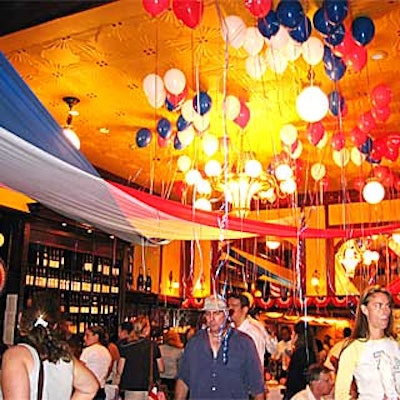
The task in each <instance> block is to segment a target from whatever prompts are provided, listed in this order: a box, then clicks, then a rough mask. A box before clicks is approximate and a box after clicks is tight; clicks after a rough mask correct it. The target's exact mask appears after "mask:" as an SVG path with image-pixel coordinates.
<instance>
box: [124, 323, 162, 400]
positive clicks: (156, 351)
mask: <svg viewBox="0 0 400 400" xmlns="http://www.w3.org/2000/svg"><path fill="white" fill-rule="evenodd" d="M132 326H133V330H132V332H131V333H130V335H129V337H128V340H127V341H126V342H124V343H122V344H121V345H120V359H119V361H118V366H117V376H119V377H120V383H119V388H120V391H122V392H124V394H125V400H147V399H148V390H149V385H150V383H151V382H150V379H149V377H150V358H151V362H152V371H153V380H154V381H157V380H158V379H159V373H160V372H164V362H163V359H162V358H161V353H160V348H159V347H158V345H157V344H156V343H155V342H152V341H151V340H150V337H149V336H150V321H149V319H148V318H147V317H145V316H140V317H137V318H135V319H134V320H133V321H132Z"/></svg>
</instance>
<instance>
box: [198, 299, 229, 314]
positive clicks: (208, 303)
mask: <svg viewBox="0 0 400 400" xmlns="http://www.w3.org/2000/svg"><path fill="white" fill-rule="evenodd" d="M227 309H228V307H227V305H226V301H225V300H224V298H223V297H222V296H219V295H212V296H208V297H206V298H205V300H204V307H203V309H202V310H203V311H225V310H227Z"/></svg>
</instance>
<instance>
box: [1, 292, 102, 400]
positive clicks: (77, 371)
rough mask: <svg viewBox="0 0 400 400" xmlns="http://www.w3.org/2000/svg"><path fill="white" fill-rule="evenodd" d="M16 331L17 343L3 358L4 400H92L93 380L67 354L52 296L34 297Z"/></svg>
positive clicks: (94, 387)
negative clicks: (17, 332) (17, 334)
mask: <svg viewBox="0 0 400 400" xmlns="http://www.w3.org/2000/svg"><path fill="white" fill-rule="evenodd" d="M19 328H20V336H21V340H20V343H19V344H18V345H16V346H13V347H11V348H10V349H8V350H7V351H6V352H5V353H4V355H3V362H2V377H1V387H2V392H3V399H4V400H15V399H25V400H28V399H30V400H37V399H38V398H40V399H43V400H47V399H58V400H67V399H73V400H86V399H87V400H89V399H93V396H94V395H95V394H96V392H97V390H98V387H99V385H98V382H97V379H96V378H95V376H94V375H93V374H92V373H91V372H90V370H89V369H87V368H86V367H85V366H84V365H83V364H82V363H81V362H80V361H79V360H77V359H76V358H75V357H74V356H73V355H72V354H71V351H70V349H69V346H68V344H67V342H66V332H65V329H64V326H63V323H62V320H61V315H60V313H59V307H58V304H57V302H55V301H54V296H51V295H48V294H47V293H40V294H38V295H36V296H35V298H34V300H33V303H32V306H31V307H30V308H29V309H27V310H25V311H24V312H23V313H22V316H21V320H20V323H19Z"/></svg>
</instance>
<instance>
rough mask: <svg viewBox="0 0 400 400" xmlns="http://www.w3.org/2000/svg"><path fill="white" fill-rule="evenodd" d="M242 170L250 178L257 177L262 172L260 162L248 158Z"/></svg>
mask: <svg viewBox="0 0 400 400" xmlns="http://www.w3.org/2000/svg"><path fill="white" fill-rule="evenodd" d="M244 170H245V172H246V174H247V175H248V176H250V177H251V178H258V177H259V176H260V175H261V172H262V166H261V163H260V162H259V161H257V160H249V161H247V162H246V165H245V166H244Z"/></svg>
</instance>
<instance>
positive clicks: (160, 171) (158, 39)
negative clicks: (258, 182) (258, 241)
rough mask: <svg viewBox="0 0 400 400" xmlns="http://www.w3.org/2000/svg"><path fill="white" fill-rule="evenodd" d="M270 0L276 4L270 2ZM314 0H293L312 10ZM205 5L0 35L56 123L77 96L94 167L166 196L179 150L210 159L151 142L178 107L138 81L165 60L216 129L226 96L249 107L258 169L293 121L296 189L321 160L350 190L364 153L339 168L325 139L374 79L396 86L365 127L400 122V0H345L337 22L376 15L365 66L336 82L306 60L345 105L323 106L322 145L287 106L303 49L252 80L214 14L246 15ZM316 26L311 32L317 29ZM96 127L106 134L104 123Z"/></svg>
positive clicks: (307, 186) (383, 129)
mask: <svg viewBox="0 0 400 400" xmlns="http://www.w3.org/2000/svg"><path fill="white" fill-rule="evenodd" d="M277 3H278V2H274V6H275V7H276V5H277ZM320 3H321V2H320V1H316V0H306V1H302V4H303V7H304V9H305V11H306V12H307V14H308V15H309V16H310V17H311V18H312V15H313V14H314V12H315V11H316V9H317V8H318V7H319V6H320ZM204 4H205V7H204V14H203V18H202V21H201V23H200V25H199V26H198V27H197V28H196V29H190V28H189V27H187V26H185V25H184V24H182V23H181V22H180V21H178V19H177V18H176V16H175V15H174V13H173V11H172V9H169V10H168V11H166V12H164V13H163V14H162V15H160V16H157V17H154V18H153V17H151V16H150V15H149V14H147V13H146V12H145V11H144V9H143V7H142V2H141V1H140V0H120V1H116V2H114V3H110V4H107V5H104V6H101V7H98V8H95V9H92V10H89V11H85V12H82V13H79V14H75V15H72V16H68V17H64V18H60V19H57V20H54V21H51V22H48V23H45V24H42V25H38V26H36V27H33V28H29V29H26V30H23V31H19V32H16V33H13V34H10V35H7V36H5V37H3V38H1V39H0V44H1V49H2V51H3V52H4V53H5V54H6V56H7V57H8V59H9V60H10V61H11V62H12V64H13V65H14V66H15V68H16V69H17V70H18V71H19V73H20V74H21V76H22V77H23V79H24V80H25V81H26V82H27V84H28V85H29V86H30V88H31V89H32V90H33V92H34V93H35V94H36V95H37V96H38V98H39V99H40V100H41V101H42V103H43V104H44V106H45V107H46V108H47V109H48V110H49V111H50V113H51V114H52V115H53V116H54V118H55V119H56V120H57V121H58V122H59V123H60V125H63V124H64V123H65V121H66V117H67V111H68V108H67V106H66V104H65V103H64V102H63V100H62V98H63V97H64V96H76V97H78V98H79V99H80V103H79V104H78V105H77V106H76V107H75V109H76V110H78V111H79V113H80V115H79V116H78V117H74V120H73V125H74V128H75V130H76V132H77V133H78V135H79V137H80V140H81V150H82V152H83V153H84V154H85V156H86V157H87V158H88V159H89V160H90V162H91V163H92V164H93V165H95V166H96V167H99V168H102V169H103V170H107V171H109V172H110V173H112V174H115V175H117V176H119V177H121V178H122V179H124V180H125V181H126V183H132V182H134V183H136V184H138V185H140V186H143V187H146V188H150V189H151V190H153V191H154V192H155V193H159V194H162V195H163V196H166V197H169V196H170V194H173V193H174V190H171V183H172V182H174V181H179V180H182V179H183V176H182V173H180V172H178V171H177V168H176V161H177V158H178V157H179V155H181V154H188V155H189V156H190V157H191V158H192V159H193V160H195V162H196V163H198V164H199V165H202V164H203V163H204V161H205V160H207V157H206V156H205V155H204V154H203V152H202V150H201V143H200V142H201V140H200V137H197V138H196V139H195V141H194V143H193V144H192V145H190V146H189V147H187V148H186V149H184V150H180V151H178V150H175V149H174V148H173V146H169V147H167V148H162V147H160V146H159V145H158V144H157V134H156V125H157V122H158V120H159V119H160V118H161V117H165V118H167V119H168V120H170V121H171V123H172V124H173V126H175V122H176V120H177V118H178V116H179V112H170V111H168V110H167V109H166V108H165V107H162V108H160V109H154V108H152V107H151V106H150V104H149V103H148V101H147V99H146V96H145V94H144V92H143V88H142V82H143V79H144V78H145V77H146V76H147V75H148V74H150V73H157V74H159V75H160V76H163V75H164V74H165V72H166V71H167V70H169V69H170V68H178V69H180V70H181V71H182V72H183V73H184V74H185V76H186V82H187V87H188V98H192V97H193V96H194V95H195V94H196V92H197V91H199V90H201V91H206V92H207V93H208V94H209V95H210V97H211V99H212V108H211V111H210V113H211V114H210V115H211V124H210V128H209V131H210V132H211V133H213V134H215V135H216V136H218V137H222V136H223V132H224V120H223V117H222V115H223V112H222V104H223V99H224V94H231V95H234V96H236V97H238V98H239V99H241V100H242V101H245V102H246V104H247V105H248V107H249V109H250V112H251V117H250V120H249V123H248V125H247V126H246V128H245V132H244V138H245V139H244V147H245V150H251V151H253V152H254V153H255V155H256V156H257V158H258V159H259V160H260V161H261V162H262V164H263V167H264V168H267V167H268V165H269V163H270V162H271V160H272V158H273V156H274V155H276V154H278V153H279V152H280V151H281V142H280V136H279V132H280V129H281V127H282V126H283V125H284V124H287V123H292V124H294V125H295V126H296V127H297V128H298V131H299V140H301V142H302V144H303V147H304V149H303V153H302V155H301V157H300V159H301V160H302V163H303V167H302V168H299V169H298V173H299V174H302V175H303V183H302V185H301V186H299V190H300V191H304V190H313V189H314V183H313V181H312V179H311V177H310V167H311V165H312V164H313V163H315V162H323V163H324V164H325V166H326V169H327V175H328V177H329V181H330V183H329V189H330V190H339V189H341V188H344V189H346V190H347V189H351V188H352V187H353V183H352V182H353V179H354V178H355V177H358V176H363V177H366V176H368V174H369V173H370V170H371V168H372V164H370V163H368V162H366V161H365V162H363V163H362V165H361V166H356V165H354V164H353V163H352V162H349V164H348V165H347V166H346V167H344V168H340V167H339V166H338V165H337V164H335V162H334V161H333V160H332V147H331V144H330V143H331V141H330V140H331V137H332V135H333V134H335V133H336V132H337V131H338V129H339V127H340V126H342V128H343V131H344V133H345V135H346V147H348V148H349V149H350V148H351V146H352V144H351V142H350V131H351V130H352V128H353V127H354V126H355V125H356V124H357V120H358V118H359V117H360V115H361V114H362V113H364V112H367V111H368V110H369V109H370V108H371V99H370V93H371V90H372V88H373V87H374V86H375V85H377V84H378V83H386V84H388V85H389V86H390V87H391V89H392V91H393V100H392V102H391V116H390V118H389V120H388V121H387V122H385V123H380V124H378V125H377V126H376V128H375V129H374V130H373V131H372V132H371V137H372V138H373V139H376V138H379V137H385V135H387V134H388V133H393V132H397V129H398V123H399V120H400V114H399V113H400V109H399V94H400V82H399V79H398V75H399V71H400V70H399V66H398V65H399V57H398V55H399V47H400V40H399V36H400V3H399V2H398V1H397V0H392V1H389V0H385V1H376V0H352V1H350V13H349V14H350V15H349V16H348V17H347V19H346V21H351V19H353V18H356V17H357V16H360V15H365V16H368V17H370V18H371V19H372V20H373V22H374V24H375V29H376V33H375V37H374V39H373V40H372V42H371V43H370V44H369V45H368V46H367V50H368V62H367V65H366V67H365V68H363V69H362V70H361V71H360V72H356V71H354V70H352V69H351V68H348V69H347V71H346V74H345V76H344V77H343V78H342V79H341V80H340V81H338V82H337V83H336V85H335V82H333V81H331V80H329V79H328V78H327V76H326V74H325V71H324V67H323V65H322V63H320V64H319V65H317V66H316V67H315V68H314V71H313V73H314V82H315V83H318V84H320V85H321V87H322V89H323V90H324V91H325V92H326V93H329V92H331V91H332V90H335V89H337V90H340V92H341V93H342V95H343V96H344V98H345V102H346V105H347V108H348V113H347V115H346V116H344V117H343V118H341V119H339V118H338V117H334V116H332V115H330V116H327V117H326V118H325V119H324V120H323V123H324V125H325V128H326V130H327V131H328V133H329V140H328V143H327V145H326V146H325V147H324V148H317V147H315V146H313V145H312V144H310V143H309V140H308V139H307V134H306V132H305V128H306V123H305V122H304V121H301V120H300V119H299V117H298V115H297V112H296V108H295V99H296V95H297V94H299V93H300V91H301V90H302V87H303V86H304V84H305V83H307V82H308V80H309V77H310V69H309V66H308V65H307V64H306V63H305V62H304V60H303V59H302V58H301V57H300V58H299V59H298V60H297V61H294V62H289V65H288V67H287V68H286V70H285V71H284V73H283V74H278V73H275V72H273V71H272V70H270V69H267V71H266V73H265V74H264V75H263V76H262V78H261V79H260V80H254V79H252V78H251V77H250V76H249V75H248V74H247V72H246V68H245V60H246V58H247V57H248V54H247V52H246V51H245V50H244V49H243V48H240V49H234V48H233V47H231V46H229V47H227V48H226V46H225V42H224V40H223V37H222V35H221V18H220V16H222V17H223V18H224V17H226V16H228V15H237V16H240V17H241V18H242V19H243V21H244V22H245V23H246V25H247V26H254V25H255V24H256V20H255V18H254V16H252V15H251V14H250V13H249V11H248V10H247V9H246V8H245V6H244V2H243V1H241V0H220V1H218V0H205V1H204ZM218 11H220V12H221V14H220V15H219V14H218ZM313 35H314V36H318V34H317V33H316V31H315V30H314V31H313ZM318 37H319V36H318ZM226 49H227V50H226ZM265 49H267V45H265V46H264V50H265ZM264 50H263V51H264ZM378 53H379V54H383V59H380V60H373V58H374V57H373V56H374V55H376V54H378ZM21 118H23V116H21ZM225 122H226V131H227V133H228V135H229V137H230V139H231V142H232V143H233V144H235V143H237V138H238V136H239V133H240V128H239V127H238V126H237V125H236V124H234V123H233V122H232V121H225ZM143 127H145V128H149V129H150V130H151V131H152V132H153V139H152V142H151V143H150V145H149V146H147V147H146V148H138V147H137V145H136V143H135V136H136V132H137V130H138V129H140V128H143ZM101 128H106V129H107V130H108V132H107V133H101V131H100V129H101ZM382 164H383V165H388V166H390V167H391V168H392V169H393V170H394V172H399V171H398V165H399V162H398V160H396V161H393V162H392V161H388V160H386V159H383V160H382ZM307 182H308V183H307Z"/></svg>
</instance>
